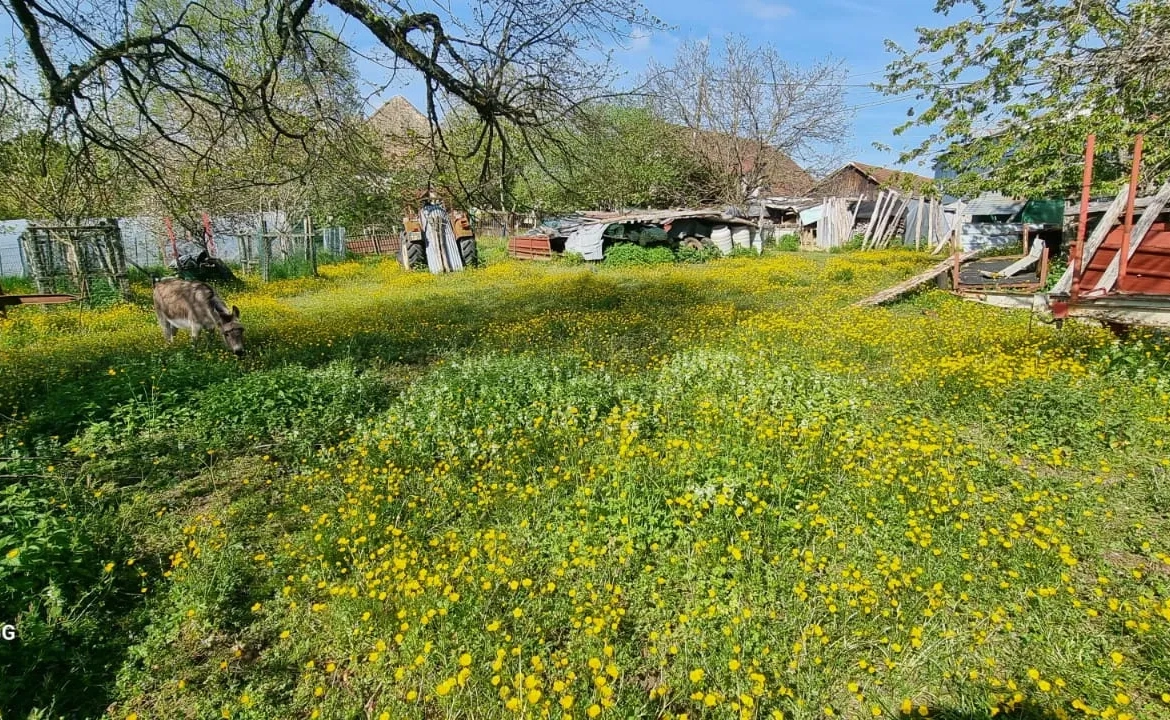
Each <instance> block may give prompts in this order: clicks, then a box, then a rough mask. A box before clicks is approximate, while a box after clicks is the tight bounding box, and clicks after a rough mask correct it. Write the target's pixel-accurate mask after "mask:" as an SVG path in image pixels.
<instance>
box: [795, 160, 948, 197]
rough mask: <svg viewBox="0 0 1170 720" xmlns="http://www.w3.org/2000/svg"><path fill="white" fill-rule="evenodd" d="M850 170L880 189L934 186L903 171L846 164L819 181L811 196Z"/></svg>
mask: <svg viewBox="0 0 1170 720" xmlns="http://www.w3.org/2000/svg"><path fill="white" fill-rule="evenodd" d="M850 169H852V170H856V171H857V172H859V173H861V174H862V175H865V176H866V177H867V178H869V179H870V180H872V181H873V182H874V184H875V185H880V186H882V187H895V188H897V187H902V186H905V185H909V186H910V187H912V188H913V189H915V190H919V189H925V188H926V187H928V186H932V185H934V180H932V179H930V178H928V177H925V176H923V175H918V174H916V173H912V172H906V171H905V170H894V169H891V168H885V167H881V166H878V165H868V164H866V163H860V162H850V163H846V164H845V166H843V167H842V168H840V169H838V170H837V171H836V172H833V173H831V174H829V176H828V177H826V178H825V179H824V180H821V181H820V182H819V183H817V184H816V186H815V187H813V189H812V194H814V195H815V194H816V189H817V188H818V187H820V186H821V185H824V184H826V183H828V182H829V180H831V179H833V178H835V177H836V176H838V175H840V174H841V173H843V172H845V171H847V170H850Z"/></svg>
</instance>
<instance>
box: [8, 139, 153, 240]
mask: <svg viewBox="0 0 1170 720" xmlns="http://www.w3.org/2000/svg"><path fill="white" fill-rule="evenodd" d="M125 175H126V171H125V168H124V167H122V165H121V164H120V162H119V160H118V158H117V156H114V155H111V154H109V153H104V152H100V151H95V152H93V153H90V154H88V155H86V156H84V157H76V156H74V155H73V154H72V153H71V152H70V151H69V149H68V148H67V147H65V146H64V145H63V144H61V143H59V142H55V141H53V140H51V139H46V138H45V137H44V136H43V135H42V134H41V133H39V132H36V131H31V130H26V131H24V132H21V133H19V134H17V135H15V136H13V137H10V138H9V139H6V140H3V141H0V220H11V219H18V218H21V219H22V218H29V219H52V220H57V221H60V222H62V223H66V224H71V223H76V222H78V221H80V220H84V219H92V218H97V217H105V216H109V215H112V214H116V213H118V212H119V211H120V210H124V209H125V208H126V207H127V206H128V204H129V203H130V201H131V199H132V197H133V193H134V190H135V188H134V183H133V182H127V180H126V178H125Z"/></svg>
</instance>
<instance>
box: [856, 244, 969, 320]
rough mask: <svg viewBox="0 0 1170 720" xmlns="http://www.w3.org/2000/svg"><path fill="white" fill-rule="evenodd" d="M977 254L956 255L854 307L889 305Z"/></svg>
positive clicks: (859, 302)
mask: <svg viewBox="0 0 1170 720" xmlns="http://www.w3.org/2000/svg"><path fill="white" fill-rule="evenodd" d="M977 254H978V251H976V250H970V251H968V252H965V253H963V254H961V255H955V256H954V257H949V258H947V259H946V260H943V261H942V262H940V263H939V264H938V265H935V266H933V267H931V268H930V269H929V270H924V271H923V272H921V273H919V274H917V275H915V276H914V277H912V278H910V279H909V280H906V281H904V282H900V283H898V284H897V285H895V286H893V287H891V288H887V289H885V290H882V291H881V292H880V293H877V294H876V295H872V296H870V297H868V298H866V299H864V300H860V301H858V302H857V303H854V306H855V307H874V306H876V305H881V304H883V303H888V302H890V301H891V300H896V299H898V298H899V297H901V296H903V295H905V294H906V293H908V292H911V291H912V290H915V289H917V288H919V287H921V286H923V285H925V284H926V283H928V282H931V281H932V280H935V279H936V278H938V277H939V276H940V275H945V274H946V273H948V272H950V271H951V269H952V268H953V267H954V266H955V265H956V264H962V263H964V262H966V261H967V260H970V259H971V258H973V257H975V256H976V255H977Z"/></svg>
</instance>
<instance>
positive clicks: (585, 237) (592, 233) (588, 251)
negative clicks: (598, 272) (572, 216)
mask: <svg viewBox="0 0 1170 720" xmlns="http://www.w3.org/2000/svg"><path fill="white" fill-rule="evenodd" d="M605 228H606V225H605V223H594V224H591V225H582V226H581V227H579V228H577V229H576V230H574V231H573V232H571V233H569V236H568V237H567V238H565V252H573V253H577V254H578V255H580V256H581V257H583V258H585V259H586V260H604V259H605V253H604V252H602V250H601V246H602V243H603V242H604V241H603V240H602V238H601V236H602V235H604V234H605Z"/></svg>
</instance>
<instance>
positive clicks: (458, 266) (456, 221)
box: [398, 196, 479, 274]
mask: <svg viewBox="0 0 1170 720" xmlns="http://www.w3.org/2000/svg"><path fill="white" fill-rule="evenodd" d="M402 225H403V231H402V242H401V244H400V246H399V248H398V261H399V262H400V263H402V267H403V268H404V269H406V270H414V269H422V268H428V269H429V270H430V271H431V272H432V273H435V274H438V273H444V272H457V271H460V270H462V269H463V268H465V267H474V266H476V265H479V248H478V247H477V245H476V241H475V231H473V230H472V229H471V223H470V222H469V221H468V219H467V215H465V214H464V213H461V212H458V211H455V212H451V213H448V212H447V210H446V209H445V208H444V207H443V204H442V203H441V202H440V201H439V200H438V199H436V198H435V197H434V196H431V197H430V198H428V200H427V201H426V202H425V203H424V204H423V206H422V208H421V209H420V210H419V212H418V215H417V216H416V217H409V216H408V217H404V218H403V219H402Z"/></svg>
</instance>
